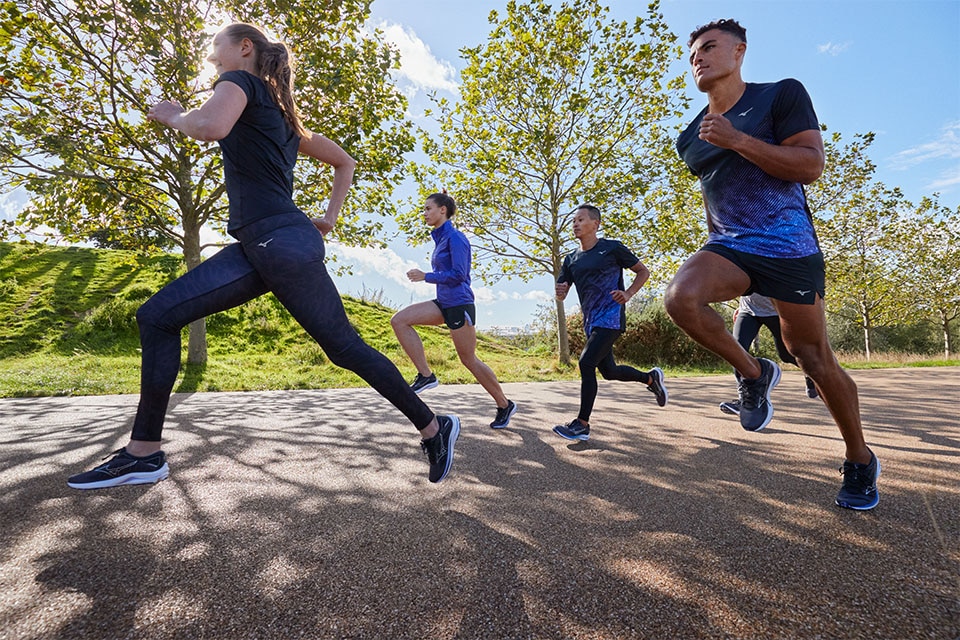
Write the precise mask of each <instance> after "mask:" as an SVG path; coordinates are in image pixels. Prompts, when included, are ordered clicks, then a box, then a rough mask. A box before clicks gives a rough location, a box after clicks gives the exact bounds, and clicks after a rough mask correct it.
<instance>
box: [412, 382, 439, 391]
mask: <svg viewBox="0 0 960 640" xmlns="http://www.w3.org/2000/svg"><path fill="white" fill-rule="evenodd" d="M439 386H440V382H439V381H438V380H434V381H433V382H428V383H427V384H425V385H423V386H422V387H418V388H415V387H412V386H411V387H410V388H411V389H413V392H414V393H417V394H419V393H420V392H421V391H426V390H427V389H436V388H437V387H439Z"/></svg>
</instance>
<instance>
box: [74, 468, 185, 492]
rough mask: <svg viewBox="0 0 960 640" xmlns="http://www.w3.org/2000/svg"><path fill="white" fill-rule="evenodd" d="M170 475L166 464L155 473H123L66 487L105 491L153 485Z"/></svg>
mask: <svg viewBox="0 0 960 640" xmlns="http://www.w3.org/2000/svg"><path fill="white" fill-rule="evenodd" d="M169 475H170V467H169V466H168V465H167V463H166V462H164V463H163V466H162V467H160V468H159V469H157V470H156V471H141V472H135V473H125V474H123V475H122V476H117V477H115V478H107V479H106V480H98V481H96V482H78V483H75V482H70V481H69V480H68V481H67V486H68V487H72V488H74V489H106V488H108V487H119V486H122V485H125V484H154V483H157V482H160V481H161V480H166V479H167V477H168V476H169Z"/></svg>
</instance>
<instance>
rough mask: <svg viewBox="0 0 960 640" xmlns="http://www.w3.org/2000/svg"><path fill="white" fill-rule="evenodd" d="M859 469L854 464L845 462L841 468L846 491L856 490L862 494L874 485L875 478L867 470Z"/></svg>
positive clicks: (865, 468)
mask: <svg viewBox="0 0 960 640" xmlns="http://www.w3.org/2000/svg"><path fill="white" fill-rule="evenodd" d="M868 467H869V465H867V466H865V467H858V466H857V465H856V464H854V463H853V462H845V463H844V464H843V466H842V467H840V475H842V476H843V486H844V488H845V489H850V490H856V491H858V492H860V493H862V492H863V491H864V490H866V489H868V488H870V487H871V486H872V485H873V478H872V477H871V474H869V473H868V472H867V468H868Z"/></svg>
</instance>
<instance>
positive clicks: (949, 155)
mask: <svg viewBox="0 0 960 640" xmlns="http://www.w3.org/2000/svg"><path fill="white" fill-rule="evenodd" d="M957 158H960V120H957V121H955V122H950V123H948V124H947V125H946V126H944V127H943V128H942V129H941V130H940V136H939V137H938V138H937V139H936V140H933V141H932V142H925V143H924V144H921V145H918V146H916V147H913V148H910V149H905V150H903V151H901V152H899V153H896V154H894V155H893V156H892V157H891V158H890V164H891V166H892V167H893V168H894V169H908V168H910V167H913V166H916V165H918V164H920V163H922V162H927V161H929V160H942V159H948V160H950V159H957Z"/></svg>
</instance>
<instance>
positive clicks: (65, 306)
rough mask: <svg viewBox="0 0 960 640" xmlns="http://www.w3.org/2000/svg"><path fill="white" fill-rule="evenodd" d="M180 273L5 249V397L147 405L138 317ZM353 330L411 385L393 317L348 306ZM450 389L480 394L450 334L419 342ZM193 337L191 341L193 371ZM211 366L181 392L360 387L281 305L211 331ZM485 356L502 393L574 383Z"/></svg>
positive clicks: (355, 303) (189, 370)
mask: <svg viewBox="0 0 960 640" xmlns="http://www.w3.org/2000/svg"><path fill="white" fill-rule="evenodd" d="M181 271H182V266H181V264H180V260H179V258H178V257H176V256H157V257H149V258H148V257H143V256H138V255H136V254H133V253H129V252H124V251H108V250H96V249H80V248H74V247H71V248H67V249H63V248H56V247H50V246H46V245H41V244H32V243H0V316H2V317H4V318H6V319H7V321H6V322H5V323H3V325H2V326H0V396H6V397H24V396H49V395H99V394H118V393H137V392H138V391H139V382H140V378H139V376H140V354H139V347H140V343H139V338H138V334H137V327H136V321H135V319H134V314H135V313H136V310H137V308H138V307H139V306H140V305H141V304H142V303H143V302H144V301H145V300H146V299H147V298H148V297H149V296H150V295H152V294H153V293H154V292H156V291H157V290H158V289H159V288H160V287H161V286H163V284H164V283H166V282H168V281H170V280H171V279H172V278H174V277H175V276H176V275H178V274H179V273H180V272H181ZM344 307H345V308H346V311H347V315H348V317H349V318H350V321H351V323H352V324H353V325H354V327H355V328H356V329H357V331H358V332H359V333H360V335H361V336H362V337H363V339H364V340H365V341H366V342H367V343H368V344H370V345H371V346H372V347H374V348H375V349H377V350H379V351H381V352H382V353H384V354H385V355H386V356H387V357H388V358H390V359H391V360H392V361H393V362H394V363H395V364H396V365H397V366H398V368H399V369H400V370H401V372H402V373H403V374H404V376H405V377H408V378H413V376H414V375H415V373H416V371H415V369H414V368H413V366H412V365H411V364H410V361H409V360H408V358H407V357H406V354H404V353H403V351H402V349H401V348H400V345H399V344H398V343H397V339H396V336H394V334H393V330H392V329H391V327H390V316H391V315H392V314H393V310H391V309H388V308H386V307H384V306H382V305H379V304H374V303H368V302H364V301H360V300H355V299H352V298H349V297H345V298H344ZM419 331H420V335H421V337H422V338H423V342H424V347H425V349H426V352H427V357H428V359H429V360H430V363H431V366H432V367H433V368H434V371H435V372H436V373H437V375H439V376H440V377H441V378H442V379H443V381H444V383H448V384H457V383H473V382H475V380H474V379H473V377H472V376H471V375H470V373H469V371H467V370H466V368H465V367H463V365H462V364H460V361H459V359H458V357H457V354H456V350H455V349H454V347H453V343H452V341H451V340H450V336H449V332H448V331H447V330H446V329H444V328H440V327H423V328H421V329H420V330H419ZM186 342H187V333H186V330H185V331H184V334H183V343H184V353H183V362H186ZM207 346H208V353H209V357H208V362H207V364H206V365H204V366H186V365H185V366H183V367H182V368H181V373H180V378H179V379H178V381H177V384H176V386H175V390H176V391H250V390H266V389H316V388H332V387H355V386H363V385H364V384H365V383H364V382H363V381H362V380H360V378H358V377H357V376H356V375H354V374H353V373H351V372H349V371H345V370H343V369H341V368H339V367H336V366H334V365H332V364H330V362H329V361H328V360H327V358H326V356H325V355H324V353H323V351H322V350H321V349H320V348H319V347H318V346H317V344H316V343H315V342H314V341H313V340H312V339H311V338H310V337H309V336H307V335H306V333H305V332H304V331H303V329H302V328H300V326H299V325H297V324H296V322H294V320H293V319H292V318H291V317H290V315H289V313H287V311H286V310H285V309H284V308H283V307H282V306H281V305H280V303H279V302H277V300H276V299H275V298H274V297H273V296H272V295H266V296H263V297H261V298H259V299H257V300H253V301H251V302H249V303H247V304H245V305H242V306H240V307H238V308H236V309H231V310H229V311H226V312H224V313H219V314H216V315H213V316H211V317H209V318H208V319H207ZM477 353H478V355H479V357H480V358H481V360H483V361H484V362H486V363H487V364H488V365H490V367H491V368H493V370H494V371H496V372H497V375H498V377H499V379H500V380H501V381H502V382H519V381H538V380H558V379H576V377H577V375H578V373H577V369H576V368H575V367H562V366H560V365H559V363H558V362H557V359H556V357H555V356H552V355H550V354H543V353H540V354H537V353H528V352H526V351H524V350H522V349H519V348H517V347H514V346H511V345H509V344H506V343H504V342H502V341H498V340H496V339H494V338H492V337H490V336H486V335H483V334H481V335H480V336H479V337H478V345H477Z"/></svg>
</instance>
